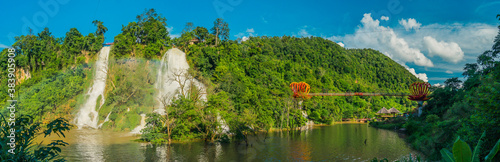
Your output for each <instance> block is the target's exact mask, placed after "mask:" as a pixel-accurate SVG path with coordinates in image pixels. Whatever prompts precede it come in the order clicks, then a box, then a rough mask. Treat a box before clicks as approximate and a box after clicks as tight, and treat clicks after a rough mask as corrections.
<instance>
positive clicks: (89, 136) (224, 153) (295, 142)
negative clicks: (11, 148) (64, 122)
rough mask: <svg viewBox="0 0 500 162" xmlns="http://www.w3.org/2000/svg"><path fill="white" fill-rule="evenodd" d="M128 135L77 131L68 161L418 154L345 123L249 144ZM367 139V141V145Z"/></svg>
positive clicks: (382, 133)
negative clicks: (155, 140)
mask: <svg viewBox="0 0 500 162" xmlns="http://www.w3.org/2000/svg"><path fill="white" fill-rule="evenodd" d="M133 139H135V137H133V136H130V134H128V133H117V132H105V131H99V130H73V131H71V132H70V133H69V134H68V135H67V138H66V139H64V140H65V141H66V142H68V143H70V145H69V146H67V147H65V148H63V152H62V154H63V156H65V157H66V159H67V160H68V161H237V162H239V161H369V160H371V159H373V158H374V157H377V158H387V159H389V160H390V161H393V160H397V159H399V158H401V157H402V156H408V154H409V153H412V154H415V153H416V152H415V151H413V150H411V149H410V148H409V147H408V145H407V144H406V143H405V142H404V141H403V140H402V139H401V138H399V135H398V134H397V133H395V132H391V131H387V130H381V129H375V128H371V127H368V126H367V125H366V124H339V125H334V126H324V127H318V128H316V129H313V130H308V131H302V132H300V131H297V132H289V133H287V132H285V133H278V132H275V133H270V134H269V136H268V137H266V136H265V135H264V134H261V135H259V136H258V137H252V138H250V139H249V141H250V143H249V145H248V146H247V145H245V143H241V144H236V143H229V144H219V143H217V144H207V143H204V142H190V143H175V144H171V145H152V144H147V143H137V142H132V141H131V140H133ZM365 141H366V143H365Z"/></svg>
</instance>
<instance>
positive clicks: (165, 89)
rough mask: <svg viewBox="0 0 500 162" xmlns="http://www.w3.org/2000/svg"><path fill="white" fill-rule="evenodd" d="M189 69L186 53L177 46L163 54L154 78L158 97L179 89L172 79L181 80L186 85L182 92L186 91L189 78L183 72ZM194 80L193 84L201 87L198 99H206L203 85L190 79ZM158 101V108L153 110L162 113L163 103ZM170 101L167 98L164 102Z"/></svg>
mask: <svg viewBox="0 0 500 162" xmlns="http://www.w3.org/2000/svg"><path fill="white" fill-rule="evenodd" d="M188 69H189V65H188V63H187V60H186V54H185V53H184V52H182V51H181V50H179V49H177V48H173V49H170V50H168V51H167V53H165V54H164V55H163V58H162V59H161V64H160V67H159V69H158V75H157V76H158V77H157V80H156V88H157V89H158V90H159V92H158V99H162V98H164V97H165V96H166V95H173V94H175V93H176V92H177V91H178V90H179V91H180V88H181V85H179V83H178V82H176V81H173V79H178V80H180V81H181V82H183V83H185V84H184V85H186V87H185V88H184V93H186V92H187V89H188V88H189V87H187V86H188V85H190V84H191V80H189V79H188V80H186V79H187V78H185V77H184V76H185V75H184V74H185V73H187V71H188ZM192 80H193V81H194V85H196V86H197V87H198V88H200V89H201V97H200V99H201V100H203V101H206V100H207V97H206V92H205V91H206V90H205V85H203V84H201V83H200V82H199V81H197V80H196V79H192ZM158 102H159V106H158V109H156V110H155V112H157V113H159V114H162V115H164V114H165V109H164V105H163V103H162V102H161V101H158ZM170 102H171V101H170V100H167V101H166V104H169V103H170Z"/></svg>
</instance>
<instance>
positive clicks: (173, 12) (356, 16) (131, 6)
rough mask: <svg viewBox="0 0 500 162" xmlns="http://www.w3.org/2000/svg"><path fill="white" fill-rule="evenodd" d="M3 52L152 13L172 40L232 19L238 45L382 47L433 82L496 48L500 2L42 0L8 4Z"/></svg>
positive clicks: (109, 36)
mask: <svg viewBox="0 0 500 162" xmlns="http://www.w3.org/2000/svg"><path fill="white" fill-rule="evenodd" d="M0 4H1V6H3V7H2V9H1V10H0V13H1V14H0V15H2V20H1V21H2V25H0V48H5V47H8V46H10V45H11V44H12V43H13V41H12V38H13V36H19V35H23V34H26V30H23V29H26V28H25V27H27V26H29V27H31V28H33V29H34V31H35V32H36V31H40V30H43V28H44V27H49V29H50V31H51V32H52V33H53V34H54V35H55V36H56V37H63V36H64V35H65V33H66V32H67V31H69V29H70V28H73V27H76V28H78V30H79V31H80V32H81V33H82V34H84V35H87V34H88V33H90V32H94V31H95V27H94V26H93V25H92V24H91V22H92V20H95V19H97V20H101V21H103V22H104V25H105V26H106V27H108V29H109V31H108V32H107V33H106V35H105V37H106V42H112V41H113V37H114V36H116V35H117V34H118V33H120V32H121V31H120V29H121V26H122V25H126V24H127V23H128V22H131V21H135V16H136V15H138V14H140V13H142V12H143V11H144V9H146V8H155V9H156V10H157V12H158V13H160V14H162V15H163V16H164V17H166V18H167V24H168V28H169V30H170V34H171V35H172V36H178V35H179V33H180V32H181V31H182V28H183V27H184V24H185V23H186V22H193V23H194V25H195V26H204V27H207V28H210V27H211V26H213V21H214V20H215V19H216V18H218V17H222V18H224V19H225V20H226V21H227V22H228V24H229V27H230V29H231V32H230V33H231V39H236V38H242V37H249V36H283V35H293V36H297V37H307V36H318V37H323V38H325V39H329V40H332V41H335V42H338V43H341V44H343V45H344V46H345V47H346V48H374V49H377V50H380V51H381V52H382V53H384V54H386V55H387V56H389V57H391V58H392V59H393V60H395V61H397V62H398V63H400V64H402V65H403V66H405V67H407V68H408V70H410V71H413V72H414V73H415V75H417V76H419V77H420V78H422V79H425V80H428V81H429V82H430V83H431V84H435V83H442V82H443V81H444V80H445V79H446V78H450V77H461V73H462V72H461V69H462V68H463V66H464V64H465V63H470V62H475V58H476V56H477V55H479V54H480V53H482V51H484V50H487V49H489V48H491V45H492V44H493V43H492V41H493V39H494V37H495V36H496V34H497V33H498V29H497V26H498V24H499V21H498V20H497V19H496V18H495V16H496V15H497V14H498V13H500V11H498V10H495V9H496V8H498V7H499V6H500V1H479V0H478V1H459V0H455V1H451V0H442V1H422V0H381V1H336V0H332V1H296V0H287V1H272V2H269V1H263V0H251V1H250V0H208V1H153V0H145V1H140V2H139V1H130V0H87V1H76V0H40V1H24V2H22V1H2V2H0Z"/></svg>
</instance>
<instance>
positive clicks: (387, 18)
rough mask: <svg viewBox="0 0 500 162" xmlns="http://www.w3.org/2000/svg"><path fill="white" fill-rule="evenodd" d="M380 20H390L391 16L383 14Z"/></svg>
mask: <svg viewBox="0 0 500 162" xmlns="http://www.w3.org/2000/svg"><path fill="white" fill-rule="evenodd" d="M380 20H385V21H389V17H387V16H382V17H380Z"/></svg>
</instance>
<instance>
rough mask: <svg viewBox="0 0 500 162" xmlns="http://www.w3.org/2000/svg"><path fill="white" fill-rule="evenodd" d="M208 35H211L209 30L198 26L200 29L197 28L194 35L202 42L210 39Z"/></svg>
mask: <svg viewBox="0 0 500 162" xmlns="http://www.w3.org/2000/svg"><path fill="white" fill-rule="evenodd" d="M208 34H209V33H208V30H207V28H205V27H200V26H198V27H196V29H194V35H195V36H196V38H198V40H200V41H203V40H205V39H206V38H207V37H208Z"/></svg>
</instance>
